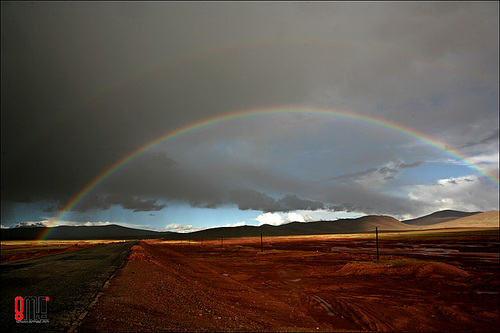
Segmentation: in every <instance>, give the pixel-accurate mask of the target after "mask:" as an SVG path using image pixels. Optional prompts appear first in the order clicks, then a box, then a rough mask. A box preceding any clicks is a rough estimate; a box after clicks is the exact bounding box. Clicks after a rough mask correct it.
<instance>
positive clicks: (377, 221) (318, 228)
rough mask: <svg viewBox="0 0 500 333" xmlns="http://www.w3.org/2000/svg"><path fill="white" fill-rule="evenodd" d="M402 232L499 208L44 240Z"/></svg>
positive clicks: (478, 217)
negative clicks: (400, 218)
mask: <svg viewBox="0 0 500 333" xmlns="http://www.w3.org/2000/svg"><path fill="white" fill-rule="evenodd" d="M375 227H377V228H378V229H379V230H380V231H404V230H422V229H439V228H464V227H471V228H479V227H496V228H498V211H490V212H485V213H467V212H459V211H452V210H447V211H440V212H436V213H433V214H430V215H427V216H423V217H419V218H417V219H413V220H407V221H404V223H403V222H400V221H398V220H396V219H395V218H393V217H390V216H385V215H368V216H363V217H360V218H355V219H342V220H336V221H317V222H291V223H287V224H282V225H279V226H272V225H268V224H264V225H261V226H240V227H222V228H212V229H205V230H201V231H197V232H192V233H176V232H169V231H166V232H157V231H152V230H142V229H133V228H127V227H122V226H119V225H107V226H89V227H86V226H59V227H55V228H53V229H52V231H51V232H50V233H49V237H48V238H47V239H54V240H65V239H67V240H69V239H74V240H80V239H82V240H83V239H152V238H156V239H158V238H162V239H171V240H175V239H201V238H204V239H214V238H220V237H224V238H230V237H252V236H260V234H263V235H265V236H293V235H325V234H351V233H363V232H373V231H375ZM46 231H47V228H44V227H20V228H10V229H1V239H2V240H33V239H37V237H39V236H40V235H41V234H45V233H46Z"/></svg>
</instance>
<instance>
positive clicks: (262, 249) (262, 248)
mask: <svg viewBox="0 0 500 333" xmlns="http://www.w3.org/2000/svg"><path fill="white" fill-rule="evenodd" d="M260 252H264V245H262V234H260Z"/></svg>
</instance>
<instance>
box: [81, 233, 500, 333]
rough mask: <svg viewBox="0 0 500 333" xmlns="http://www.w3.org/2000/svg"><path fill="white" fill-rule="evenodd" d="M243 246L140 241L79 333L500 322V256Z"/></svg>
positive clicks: (477, 327) (414, 327) (438, 327)
mask: <svg viewBox="0 0 500 333" xmlns="http://www.w3.org/2000/svg"><path fill="white" fill-rule="evenodd" d="M241 242H242V241H241V240H239V243H238V244H236V243H235V244H231V242H230V241H226V240H225V244H226V245H225V246H224V247H222V246H220V244H218V243H217V242H213V243H209V242H205V244H204V245H203V246H201V245H200V244H199V243H194V244H191V245H187V244H178V243H177V244H174V243H167V242H161V241H142V242H140V243H139V244H138V245H136V246H134V247H133V248H132V252H131V254H130V256H129V258H128V261H127V262H126V264H125V265H124V266H123V268H122V269H121V270H119V271H118V272H117V274H116V276H115V277H114V278H113V279H112V280H111V281H110V283H109V285H108V286H107V287H106V288H105V289H104V290H103V292H102V295H101V296H100V298H99V300H98V302H97V303H96V304H95V306H94V307H93V308H91V309H90V311H89V314H88V315H87V317H86V318H85V320H84V322H83V324H82V325H81V326H80V328H79V331H82V332H86V331H177V332H178V331H205V332H207V331H210V332H220V331H278V332H283V331H306V332H311V331H330V332H331V331H383V332H390V331H396V332H397V331H420V332H424V331H425V332H441V331H476V332H477V331H482V332H489V331H495V329H496V328H498V325H499V308H498V300H499V298H498V289H499V288H498V283H499V274H498V260H497V261H496V262H495V261H492V262H491V263H489V264H484V263H482V264H481V265H476V266H470V261H467V262H465V263H461V262H460V261H457V260H456V259H454V260H453V261H452V262H450V261H448V262H440V261H436V260H417V259H408V258H404V257H395V256H383V257H381V260H378V261H377V260H374V256H373V255H368V254H349V253H323V252H320V251H316V250H314V251H307V250H297V248H298V246H297V245H298V243H294V244H293V247H292V246H291V247H290V248H289V249H288V250H286V249H285V248H286V247H287V246H288V245H287V244H291V243H285V242H284V243H280V244H278V245H279V246H280V250H269V249H268V250H266V251H264V252H260V250H259V249H260V247H259V244H256V243H255V240H253V241H248V243H247V244H243V243H241ZM252 242H254V243H252ZM277 242H278V243H279V241H277ZM297 242H299V243H300V240H298V241H297ZM307 242H309V243H307ZM322 242H325V240H324V239H323V240H322ZM306 243H307V244H306ZM317 243H318V240H314V239H312V238H308V239H307V240H305V241H304V243H301V244H302V245H303V248H305V249H307V248H308V246H309V245H308V244H317ZM325 248H331V244H326V245H325Z"/></svg>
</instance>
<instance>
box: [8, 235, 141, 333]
mask: <svg viewBox="0 0 500 333" xmlns="http://www.w3.org/2000/svg"><path fill="white" fill-rule="evenodd" d="M135 243H137V242H135V241H134V242H123V243H114V244H106V245H96V246H92V247H88V248H84V249H80V250H74V251H71V252H64V253H59V254H53V255H48V256H43V257H38V258H32V259H25V260H19V261H16V262H11V263H5V264H2V265H1V283H2V296H1V309H2V314H1V320H2V328H6V329H7V331H8V332H31V331H33V332H39V331H67V330H68V329H70V327H71V325H72V324H73V322H74V321H75V320H76V319H77V318H78V316H80V314H81V313H82V311H84V310H85V309H86V308H87V307H88V305H89V304H90V303H91V302H92V301H93V300H94V298H95V295H96V294H97V293H98V292H99V291H100V290H101V288H102V286H103V284H104V283H105V282H106V281H107V280H108V279H109V277H110V276H111V275H112V274H113V273H114V272H115V271H116V269H117V268H118V267H119V266H120V265H121V264H122V262H123V260H124V259H125V258H126V257H127V255H128V251H129V249H130V247H131V246H132V245H134V244H135ZM17 296H21V297H23V298H24V297H26V296H35V297H38V296H47V297H49V301H48V302H47V303H48V309H47V315H48V323H17V322H16V320H15V318H14V315H15V309H14V300H15V298H16V297H17ZM18 310H19V309H18Z"/></svg>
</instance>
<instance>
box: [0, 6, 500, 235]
mask: <svg viewBox="0 0 500 333" xmlns="http://www.w3.org/2000/svg"><path fill="white" fill-rule="evenodd" d="M1 6H2V14H1V15H2V20H1V25H2V37H1V38H2V53H1V57H2V65H1V66H2V68H1V72H2V73H1V75H2V101H1V103H2V109H1V114H2V122H1V140H2V141H1V146H2V188H1V191H2V198H1V200H2V203H1V204H2V206H1V207H2V208H1V211H2V220H1V222H2V223H1V224H2V228H6V227H14V226H16V225H27V224H36V223H42V224H48V223H50V221H52V220H53V219H54V218H55V217H56V216H58V214H59V212H60V209H61V208H63V207H65V206H66V205H67V204H68V203H70V202H71V200H73V199H74V198H76V197H77V195H78V193H80V192H81V191H82V190H83V189H85V188H86V187H87V186H88V185H89V184H91V182H92V181H93V180H94V179H96V177H98V176H99V175H101V174H102V173H103V172H104V171H105V170H108V168H110V166H112V165H113V164H115V163H116V162H117V161H120V160H121V159H123V158H124V157H126V156H129V155H130V154H132V153H133V152H137V151H139V149H141V148H142V147H146V146H147V145H148V144H150V143H151V142H153V141H154V140H156V139H159V138H161V137H165V136H166V135H167V134H168V133H173V132H174V131H181V130H183V129H187V128H192V129H191V130H187V131H184V132H183V133H182V134H180V135H177V136H175V137H173V138H171V139H169V140H165V141H164V142H162V143H160V144H158V145H156V146H154V147H152V148H151V149H148V150H145V151H144V152H142V153H141V154H139V155H138V156H137V157H135V158H133V159H131V160H130V161H129V162H127V163H124V164H123V165H122V166H120V167H118V168H116V170H115V171H114V172H111V173H110V175H109V176H107V177H105V178H104V179H103V181H101V182H100V183H99V184H98V185H97V186H95V187H94V188H92V189H91V190H90V191H89V192H88V193H87V194H86V195H84V196H82V199H81V200H80V201H78V203H77V204H76V205H75V206H74V207H72V210H71V211H69V212H67V213H66V214H64V215H63V216H62V217H61V219H60V221H57V224H66V225H104V224H112V223H116V224H121V225H124V226H130V227H135V228H145V229H151V230H172V231H178V232H189V231H194V230H202V229H206V228H212V227H216V226H241V225H261V224H272V225H279V224H283V223H288V222H293V221H298V222H309V221H317V220H329V219H337V218H343V217H356V216H363V215H367V214H384V215H390V216H393V217H396V218H398V219H406V218H412V217H418V216H422V215H426V214H429V213H432V212H435V211H438V210H443V209H455V210H462V211H488V210H498V199H499V195H498V183H497V184H495V181H492V179H491V177H487V176H486V174H488V173H489V174H490V175H493V178H496V179H497V182H498V169H499V160H498V159H499V126H498V123H499V112H498V110H499V103H498V102H499V89H498V88H499V87H498V82H499V75H498V73H499V68H498V65H499V33H498V31H499V17H498V16H499V14H498V9H499V8H498V2H285V3H276V2H242V3H238V2H229V3H226V2H173V3H171V2H40V3H38V2H33V3H27V2H2V4H1ZM277 109H280V110H288V109H289V110H290V111H295V112H275V113H268V114H262V113H261V114H257V113H255V114H253V115H248V116H246V117H231V116H230V115H232V114H236V113H238V112H241V111H247V112H249V113H250V114H251V113H252V110H255V111H265V110H277ZM317 110H324V111H327V112H324V113H321V112H315V111H317ZM296 111H303V112H296ZM339 112H342V113H343V114H344V115H354V114H356V115H357V116H358V118H356V117H342V116H339ZM223 116H227V117H226V118H225V120H222V121H219V122H210V120H211V119H215V118H217V117H223ZM362 118H364V119H365V121H363V120H361V119H362ZM374 118H376V119H378V121H379V124H377V123H376V122H373V121H370V120H369V119H374ZM388 122H390V123H391V124H396V125H395V126H396V128H391V127H390V126H382V125H381V124H384V123H386V124H387V123H388ZM201 124H205V125H203V126H197V125H201ZM397 128H400V129H401V130H398V129H397ZM402 129H409V130H411V131H412V133H421V135H422V136H425V137H426V138H428V139H429V138H431V139H432V141H434V142H439V143H442V144H443V145H444V146H445V148H444V149H438V148H436V146H433V145H432V144H430V143H429V142H428V141H427V142H426V141H425V140H419V139H418V138H417V137H415V136H414V135H410V133H409V132H408V131H406V133H405V130H402ZM453 149H455V151H458V152H459V153H460V154H463V155H464V156H467V160H466V161H464V160H462V159H461V158H458V157H457V155H453V154H450V152H452V151H453ZM472 166H474V167H472ZM480 170H481V171H483V172H480Z"/></svg>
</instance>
